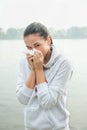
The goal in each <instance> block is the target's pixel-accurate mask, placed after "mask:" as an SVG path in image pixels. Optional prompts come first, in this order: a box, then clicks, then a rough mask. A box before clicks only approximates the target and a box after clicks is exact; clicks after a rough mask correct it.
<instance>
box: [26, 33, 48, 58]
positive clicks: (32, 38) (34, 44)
mask: <svg viewBox="0 0 87 130" xmlns="http://www.w3.org/2000/svg"><path fill="white" fill-rule="evenodd" d="M24 42H25V44H26V47H27V49H29V50H32V49H34V48H35V49H36V50H39V51H41V52H42V54H43V56H44V57H45V56H46V54H47V53H49V52H50V43H51V40H50V37H49V36H48V37H47V39H44V38H43V37H42V36H40V35H39V34H38V33H37V34H30V35H27V36H25V37H24Z"/></svg>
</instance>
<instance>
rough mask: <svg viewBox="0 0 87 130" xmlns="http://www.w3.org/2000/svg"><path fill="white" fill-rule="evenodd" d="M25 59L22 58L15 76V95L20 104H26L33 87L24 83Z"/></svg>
mask: <svg viewBox="0 0 87 130" xmlns="http://www.w3.org/2000/svg"><path fill="white" fill-rule="evenodd" d="M25 70H26V68H25V61H24V59H22V60H21V61H20V63H19V67H18V78H17V87H16V96H17V98H18V100H19V102H20V103H21V104H24V105H27V103H28V101H29V99H30V97H31V95H32V92H33V89H30V88H28V87H27V86H26V85H25V81H26V72H25Z"/></svg>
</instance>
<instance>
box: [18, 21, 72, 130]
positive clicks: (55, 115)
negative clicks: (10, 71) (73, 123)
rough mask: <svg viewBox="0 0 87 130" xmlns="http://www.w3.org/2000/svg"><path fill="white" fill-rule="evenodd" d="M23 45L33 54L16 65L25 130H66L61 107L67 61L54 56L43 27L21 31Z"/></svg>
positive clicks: (64, 111)
mask: <svg viewBox="0 0 87 130" xmlns="http://www.w3.org/2000/svg"><path fill="white" fill-rule="evenodd" d="M24 42H25V45H26V47H27V49H28V50H33V49H35V53H34V55H31V54H28V53H27V54H26V57H24V58H23V59H22V60H21V62H20V66H19V74H18V82H17V89H16V95H17V98H18V100H19V101H20V103H22V104H24V105H25V110H24V121H25V129H26V130H69V112H68V111H67V109H66V108H65V104H66V93H67V81H68V80H69V79H70V77H71V72H72V69H71V64H70V62H69V60H68V59H67V58H66V57H65V56H63V55H62V54H60V53H58V52H57V50H56V48H55V46H54V45H53V42H52V39H51V37H50V35H49V32H48V30H47V28H46V27H45V26H44V25H42V24H41V23H37V22H34V23H31V24H30V25H29V26H27V28H26V29H25V31H24Z"/></svg>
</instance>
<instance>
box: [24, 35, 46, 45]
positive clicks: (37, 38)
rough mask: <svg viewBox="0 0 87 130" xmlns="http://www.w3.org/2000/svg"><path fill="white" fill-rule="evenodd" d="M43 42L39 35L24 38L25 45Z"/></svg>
mask: <svg viewBox="0 0 87 130" xmlns="http://www.w3.org/2000/svg"><path fill="white" fill-rule="evenodd" d="M42 40H44V38H43V36H40V35H38V34H30V35H28V36H25V37H24V41H25V43H28V44H29V43H30V44H34V43H37V42H40V41H42Z"/></svg>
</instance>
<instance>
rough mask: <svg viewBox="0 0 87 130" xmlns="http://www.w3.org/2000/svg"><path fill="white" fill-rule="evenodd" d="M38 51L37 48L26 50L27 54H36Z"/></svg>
mask: <svg viewBox="0 0 87 130" xmlns="http://www.w3.org/2000/svg"><path fill="white" fill-rule="evenodd" d="M35 52H36V49H33V50H28V49H27V50H26V51H24V53H26V54H30V55H34V53H35Z"/></svg>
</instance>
